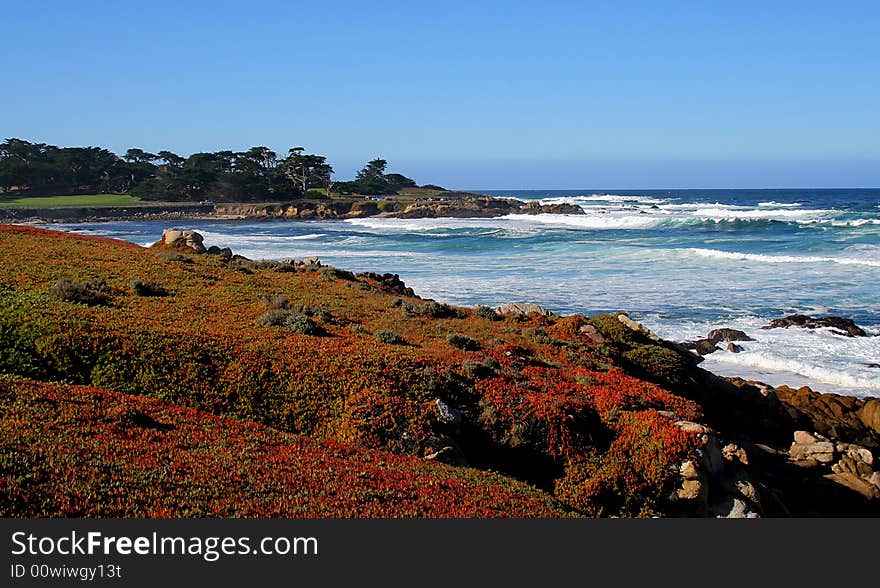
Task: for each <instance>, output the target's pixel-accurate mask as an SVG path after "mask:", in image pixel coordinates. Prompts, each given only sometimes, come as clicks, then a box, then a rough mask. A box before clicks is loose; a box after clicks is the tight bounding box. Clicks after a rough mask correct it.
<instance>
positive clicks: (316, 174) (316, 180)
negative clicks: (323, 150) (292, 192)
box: [281, 147, 333, 194]
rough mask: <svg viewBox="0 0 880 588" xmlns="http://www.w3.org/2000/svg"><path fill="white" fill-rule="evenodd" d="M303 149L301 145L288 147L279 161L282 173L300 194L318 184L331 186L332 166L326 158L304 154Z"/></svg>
mask: <svg viewBox="0 0 880 588" xmlns="http://www.w3.org/2000/svg"><path fill="white" fill-rule="evenodd" d="M303 151H304V149H303V148H302V147H294V148H292V149H290V151H289V152H288V155H287V157H286V158H285V159H284V160H283V161H282V162H281V169H282V173H284V175H285V176H286V177H287V178H288V179H289V180H290V181H291V182H292V183H293V185H294V187H295V188H296V190H297V191H298V192H299V193H300V194H305V193H306V192H308V191H309V189H311V188H316V187H319V186H322V187H332V185H333V181H332V179H331V176H332V174H333V167H332V166H331V165H330V164H328V163H327V158H326V157H324V156H323V155H310V154H305V153H303Z"/></svg>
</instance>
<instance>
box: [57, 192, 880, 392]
mask: <svg viewBox="0 0 880 588" xmlns="http://www.w3.org/2000/svg"><path fill="white" fill-rule="evenodd" d="M482 193H485V194H491V195H494V196H503V197H512V198H519V199H523V200H540V201H542V202H544V203H557V202H566V203H572V204H577V205H579V206H581V207H582V208H583V209H584V211H585V213H586V214H584V215H559V214H544V215H537V216H520V215H514V216H509V217H501V218H495V219H446V218H441V219H416V220H406V219H385V218H366V219H352V220H340V221H307V222H292V221H265V222H250V221H186V222H185V223H184V226H183V227H182V228H192V229H195V230H197V231H199V232H200V233H202V234H203V235H204V236H205V242H206V244H208V245H219V246H221V247H224V246H229V247H232V249H233V250H234V251H235V252H236V253H240V254H242V255H245V256H247V257H251V258H267V259H281V258H285V257H295V258H301V257H308V256H312V255H317V256H318V257H320V258H321V260H322V261H323V262H324V263H329V264H332V265H336V266H339V267H342V268H345V269H350V270H354V271H366V270H369V271H378V272H391V273H397V274H400V276H401V278H402V279H403V280H404V281H405V282H406V283H407V285H409V286H412V287H413V288H415V290H416V292H417V293H419V294H420V295H421V296H423V297H429V298H434V299H436V300H439V301H442V302H448V303H453V304H462V305H474V304H486V305H490V306H495V305H499V304H503V303H507V302H535V303H538V304H541V305H543V306H546V307H548V308H550V309H552V310H553V311H555V312H557V313H559V314H569V313H576V312H579V313H585V314H588V315H589V314H595V313H600V312H609V311H619V310H625V311H627V312H628V313H629V314H630V316H631V317H633V318H634V319H636V320H638V321H640V322H642V323H644V324H645V325H646V326H648V327H650V328H651V329H653V330H654V331H656V332H657V333H658V334H660V335H661V336H663V337H665V338H668V339H673V340H678V341H683V340H690V339H696V338H700V337H705V336H706V333H707V332H708V331H709V330H710V329H713V328H717V327H732V328H737V329H742V330H744V331H745V332H746V333H748V334H749V335H750V336H752V337H753V338H754V339H756V340H755V341H753V342H742V343H740V345H741V346H742V347H743V351H742V352H740V353H733V352H730V351H726V350H723V351H717V352H715V353H713V354H712V355H709V356H707V358H706V360H705V361H704V362H703V364H702V365H703V367H705V368H706V369H709V370H711V371H713V372H715V373H718V374H721V375H726V376H741V377H744V378H747V379H757V380H761V381H764V382H767V383H769V384H773V385H781V384H788V385H790V386H796V387H797V386H802V385H809V386H811V387H812V388H813V389H815V390H818V391H822V392H837V393H841V394H848V395H855V396H880V367H877V364H878V363H880V336H877V335H880V287H878V284H880V189H859V190H856V189H821V190H819V189H812V190H810V189H803V190H800V189H786V190H672V191H667V190H526V191H517V190H505V191H483V192H482ZM168 225H169V223H168V221H149V222H110V223H94V224H77V225H61V226H59V225H52V226H51V228H56V229H57V228H60V229H63V230H69V231H72V232H77V233H86V234H95V235H102V236H109V237H115V238H120V239H125V240H128V241H133V242H135V243H139V244H142V245H148V244H151V243H153V242H155V241H157V240H158V239H159V237H160V236H161V234H162V229H163V228H165V227H167V226H168ZM796 312H798V313H805V314H810V315H827V314H833V315H838V316H843V317H849V318H852V319H854V320H855V321H856V323H857V324H859V325H860V326H862V327H863V328H865V329H866V330H867V331H868V332H869V334H870V335H871V336H869V337H857V338H850V337H843V336H840V335H837V334H834V333H832V332H831V331H830V330H827V329H819V330H807V329H798V328H789V329H773V330H762V329H761V328H760V327H761V326H763V325H765V324H767V323H768V322H769V321H770V320H771V319H773V318H779V317H782V316H785V315H788V314H792V313H796Z"/></svg>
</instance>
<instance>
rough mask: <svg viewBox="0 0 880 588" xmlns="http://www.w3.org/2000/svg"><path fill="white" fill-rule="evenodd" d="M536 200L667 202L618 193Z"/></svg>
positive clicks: (570, 202) (543, 201) (582, 202)
mask: <svg viewBox="0 0 880 588" xmlns="http://www.w3.org/2000/svg"><path fill="white" fill-rule="evenodd" d="M538 202H540V203H541V204H576V205H582V204H590V203H593V202H612V203H630V204H665V203H666V202H669V201H668V200H664V199H662V198H654V197H651V196H621V195H619V194H590V195H589V196H556V197H553V198H542V199H540V200H539V201H538Z"/></svg>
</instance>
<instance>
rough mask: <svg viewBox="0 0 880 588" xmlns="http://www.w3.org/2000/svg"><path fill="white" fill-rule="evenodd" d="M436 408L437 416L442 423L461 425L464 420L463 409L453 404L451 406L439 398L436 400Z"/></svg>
mask: <svg viewBox="0 0 880 588" xmlns="http://www.w3.org/2000/svg"><path fill="white" fill-rule="evenodd" d="M434 408H435V409H436V412H437V418H438V419H440V422H441V423H444V424H447V425H460V424H461V421H462V415H461V411H460V410H458V409H457V408H455V407H453V406H449V405H448V404H446V403H445V402H443V401H442V400H440V399H439V398H436V399H435V400H434Z"/></svg>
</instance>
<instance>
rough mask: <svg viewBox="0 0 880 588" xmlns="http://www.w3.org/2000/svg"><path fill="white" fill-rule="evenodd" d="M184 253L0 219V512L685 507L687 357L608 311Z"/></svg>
mask: <svg viewBox="0 0 880 588" xmlns="http://www.w3.org/2000/svg"><path fill="white" fill-rule="evenodd" d="M187 239H189V237H187ZM196 244H200V243H193V242H191V241H184V239H183V238H181V239H180V240H179V241H178V242H175V244H174V245H173V246H164V245H159V244H157V246H154V247H153V248H142V247H139V246H137V245H133V244H130V243H124V242H120V241H115V240H109V239H103V238H96V237H85V236H76V235H70V234H64V233H59V232H54V231H46V230H42V229H36V228H29V227H12V226H6V227H0V284H2V286H0V371H2V372H5V373H7V374H10V375H15V376H17V377H15V378H13V377H7V378H4V379H2V380H0V403H2V410H3V425H2V429H0V432H2V435H0V456H2V459H3V462H2V463H0V489H2V492H3V494H4V498H5V499H4V500H3V501H2V503H3V504H6V505H8V507H6V508H8V509H9V512H6V513H3V514H6V515H27V514H44V515H66V514H67V515H69V514H75V515H81V514H85V515H104V514H118V515H126V516H128V515H132V516H151V515H165V516H188V515H191V514H209V515H219V516H279V515H280V516H350V515H356V516H488V515H500V516H557V515H563V514H566V513H573V514H584V515H625V516H646V515H664V514H688V513H690V514H700V513H699V512H695V511H694V507H693V504H694V501H695V500H696V502H697V503H700V500H701V498H700V497H699V496H697V497H695V496H691V495H690V494H689V493H688V492H686V491H683V490H682V476H683V473H682V472H683V468H686V466H687V464H691V467H693V464H694V463H698V464H699V463H702V462H705V459H703V457H701V456H703V455H704V454H706V453H707V452H708V449H707V447H708V445H707V444H713V443H714V444H717V440H715V439H714V437H713V435H711V434H709V431H710V430H709V429H708V428H707V427H705V426H703V425H701V424H698V422H696V421H700V420H701V419H703V417H704V415H703V412H704V408H703V407H702V406H701V405H700V404H698V401H700V402H702V403H703V404H704V405H705V406H709V407H710V408H713V407H712V406H711V405H710V404H706V403H705V401H704V399H701V398H700V397H699V394H697V393H694V392H692V391H690V392H689V390H691V388H690V386H691V385H692V384H693V382H694V380H693V376H692V374H693V373H694V370H695V369H697V368H695V367H694V366H695V364H696V361H697V360H696V359H695V358H694V357H693V356H691V355H690V354H688V353H687V352H683V351H681V350H680V349H677V348H675V346H673V345H672V344H669V343H666V342H662V341H658V340H654V339H652V338H651V337H650V336H649V335H650V334H649V333H646V332H643V331H641V330H639V329H638V328H635V327H633V326H628V324H627V321H628V319H625V317H617V316H613V315H606V316H599V317H594V318H590V319H588V318H585V317H582V316H579V315H575V316H570V317H563V318H560V317H555V316H544V315H542V314H540V313H533V314H528V315H524V314H514V315H506V316H501V315H499V314H498V313H497V312H496V311H494V310H492V309H489V308H485V307H478V308H474V309H470V308H458V307H451V306H447V305H444V304H440V303H437V302H433V301H428V300H422V299H420V298H418V297H417V296H415V295H414V293H413V292H412V291H411V290H409V289H408V288H406V287H405V285H404V284H403V283H402V282H400V281H399V280H398V279H397V278H396V276H391V275H388V274H386V275H384V276H381V275H377V274H362V275H354V274H352V273H350V272H347V271H344V270H341V269H336V268H330V267H321V266H320V265H319V264H316V263H299V264H286V263H281V262H271V261H251V260H246V259H244V258H240V257H237V256H233V255H231V254H230V253H229V252H228V251H226V252H223V251H220V250H219V249H216V248H215V249H214V250H212V251H211V252H212V253H214V254H204V253H202V254H199V253H196V252H195V250H194V248H193V246H194V245H196ZM218 245H222V244H218ZM195 249H198V248H197V247H196V248H195ZM39 382H48V384H40V383H39ZM83 386H85V387H83ZM704 388H705V387H703V388H700V389H704ZM671 389H675V390H676V391H677V393H673V392H670V390H671ZM715 410H717V409H715ZM718 412H719V413H723V414H729V413H730V411H727V410H725V411H718ZM720 418H721V417H719V419H720ZM786 434H788V435H790V432H788V433H786ZM789 438H790V437H789ZM710 453H711V452H710ZM718 459H721V458H720V454H719V458H718ZM701 460H702V462H701ZM710 465H711V464H710ZM699 467H701V468H702V467H703V466H699ZM712 467H715V466H712ZM477 470H483V472H479V471H477ZM489 471H492V472H497V473H492V474H489V473H487V472H489ZM86 481H89V482H88V483H86ZM322 481H323V482H326V484H325V486H326V487H324V488H321V489H320V490H318V489H315V490H314V491H312V490H309V489H310V488H317V486H320V485H321V482H322ZM92 484H93V487H94V490H89V488H90V487H92V486H91V485H92ZM707 484H708V483H707ZM316 485H317V486H316ZM343 487H350V488H351V491H350V492H346V493H345V496H343V495H342V494H343V493H342V490H341V488H343ZM702 498H705V497H702ZM703 502H705V500H703Z"/></svg>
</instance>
